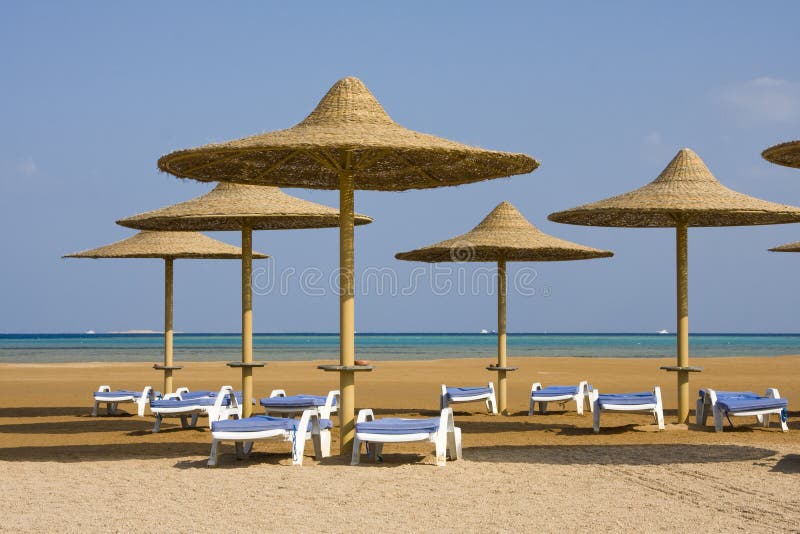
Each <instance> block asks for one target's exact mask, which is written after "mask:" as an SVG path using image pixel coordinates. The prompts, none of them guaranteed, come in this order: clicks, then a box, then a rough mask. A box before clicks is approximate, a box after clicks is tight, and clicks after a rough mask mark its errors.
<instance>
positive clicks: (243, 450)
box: [233, 441, 253, 460]
mask: <svg viewBox="0 0 800 534" xmlns="http://www.w3.org/2000/svg"><path fill="white" fill-rule="evenodd" d="M233 445H234V448H235V450H236V459H237V460H244V459H246V458H247V456H248V455H249V454H250V451H251V450H253V442H252V441H250V442H245V441H235V442H234V444H233Z"/></svg>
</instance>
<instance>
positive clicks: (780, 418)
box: [778, 414, 789, 432]
mask: <svg viewBox="0 0 800 534" xmlns="http://www.w3.org/2000/svg"><path fill="white" fill-rule="evenodd" d="M778 421H780V422H781V430H783V431H784V432H788V431H789V425H787V424H786V420H784V418H783V414H778Z"/></svg>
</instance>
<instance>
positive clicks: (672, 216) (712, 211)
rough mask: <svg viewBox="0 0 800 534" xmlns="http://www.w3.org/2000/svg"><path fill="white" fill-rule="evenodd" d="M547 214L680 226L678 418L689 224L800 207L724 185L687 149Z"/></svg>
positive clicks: (735, 222)
mask: <svg viewBox="0 0 800 534" xmlns="http://www.w3.org/2000/svg"><path fill="white" fill-rule="evenodd" d="M548 219H550V220H551V221H555V222H561V223H567V224H581V225H587V226H616V227H628V228H667V227H674V228H675V229H676V238H677V282H678V284H677V300H678V306H677V318H678V347H677V352H678V354H677V360H678V364H677V366H674V367H669V368H665V369H666V370H669V371H675V372H677V375H678V422H679V423H685V422H686V421H687V420H688V417H689V373H690V372H695V371H698V372H699V371H700V369H699V368H695V367H689V322H688V321H689V319H688V314H689V312H688V268H687V238H688V235H687V228H688V227H690V226H749V225H759V224H780V223H792V222H798V221H800V208H796V207H793V206H785V205H783V204H777V203H774V202H767V201H765V200H759V199H757V198H753V197H750V196H747V195H743V194H741V193H737V192H736V191H733V190H731V189H728V188H727V187H725V186H723V185H722V184H721V183H719V181H717V179H716V178H715V177H714V176H713V175H712V174H711V171H709V170H708V167H706V165H705V163H703V161H702V160H701V159H700V157H699V156H698V155H697V154H695V153H694V152H693V151H692V150H690V149H688V148H684V149H682V150H681V151H680V152H678V154H677V155H676V156H675V157H674V158H673V160H672V161H671V162H670V163H669V165H667V167H666V168H665V169H664V171H663V172H662V173H661V174H660V175H659V176H658V178H656V179H655V180H654V181H652V182H651V183H649V184H647V185H646V186H644V187H641V188H639V189H636V190H635V191H631V192H630V193H625V194H622V195H618V196H615V197H612V198H609V199H607V200H601V201H599V202H593V203H591V204H585V205H583V206H579V207H577V208H573V209H570V210H566V211H560V212H557V213H552V214H551V215H550V216H549V217H548Z"/></svg>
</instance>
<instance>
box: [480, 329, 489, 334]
mask: <svg viewBox="0 0 800 534" xmlns="http://www.w3.org/2000/svg"><path fill="white" fill-rule="evenodd" d="M488 333H489V331H488V330H486V329H485V328H482V329H481V334H488Z"/></svg>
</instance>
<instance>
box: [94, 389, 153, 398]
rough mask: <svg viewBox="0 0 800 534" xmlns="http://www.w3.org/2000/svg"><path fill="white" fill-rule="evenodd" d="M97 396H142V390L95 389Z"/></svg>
mask: <svg viewBox="0 0 800 534" xmlns="http://www.w3.org/2000/svg"><path fill="white" fill-rule="evenodd" d="M94 396H95V397H128V396H131V397H141V396H142V392H141V391H130V390H128V389H118V390H116V391H95V392H94Z"/></svg>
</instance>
